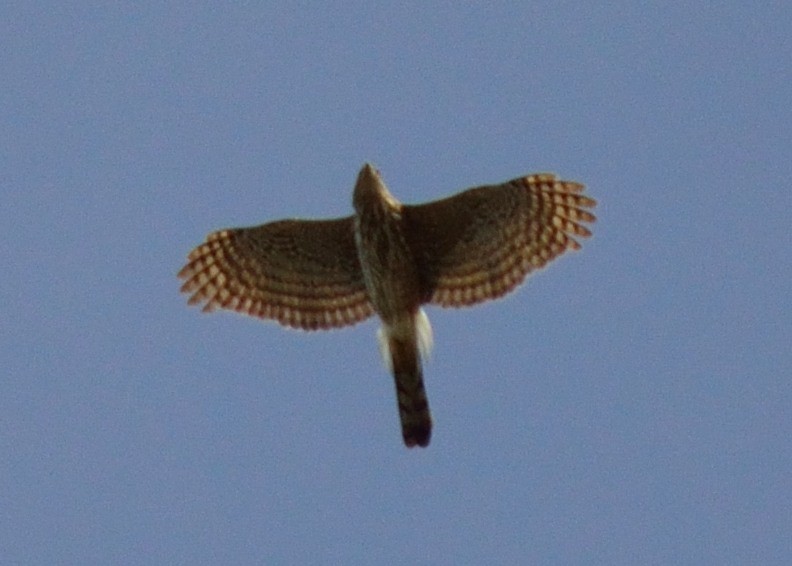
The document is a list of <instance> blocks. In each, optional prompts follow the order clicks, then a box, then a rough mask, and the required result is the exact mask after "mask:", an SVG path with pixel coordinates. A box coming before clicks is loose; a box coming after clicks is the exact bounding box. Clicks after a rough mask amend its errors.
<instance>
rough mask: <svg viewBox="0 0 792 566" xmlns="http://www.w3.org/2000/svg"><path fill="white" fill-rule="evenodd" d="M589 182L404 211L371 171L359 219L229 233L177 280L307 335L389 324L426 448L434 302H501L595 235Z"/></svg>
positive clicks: (546, 180)
mask: <svg viewBox="0 0 792 566" xmlns="http://www.w3.org/2000/svg"><path fill="white" fill-rule="evenodd" d="M582 190H583V186H582V185H580V184H578V183H574V182H569V181H560V180H557V179H556V178H555V177H554V176H553V175H549V174H540V175H531V176H527V177H522V178H518V179H514V180H512V181H509V182H507V183H503V184H501V185H494V186H486V187H477V188H474V189H469V190H467V191H465V192H462V193H460V194H458V195H454V196H452V197H449V198H446V199H442V200H439V201H435V202H431V203H427V204H422V205H404V204H402V203H400V202H398V201H397V200H396V199H395V198H394V197H393V195H391V193H390V192H389V191H388V189H387V188H386V187H385V184H384V183H383V182H382V179H381V177H380V175H379V173H378V172H377V171H376V170H375V169H374V168H373V167H372V166H371V165H369V164H366V165H364V167H363V169H362V170H361V171H360V174H359V175H358V179H357V183H356V185H355V190H354V194H353V205H354V209H355V213H354V215H353V216H351V217H346V218H340V219H335V220H282V221H277V222H272V223H269V224H263V225H261V226H256V227H252V228H240V229H233V230H221V231H219V232H214V233H212V234H210V235H209V237H208V238H207V241H206V243H204V244H202V245H200V246H198V247H197V248H196V249H195V250H193V251H192V252H191V253H190V255H189V262H188V264H187V265H186V266H185V267H184V268H183V269H182V270H181V271H180V273H179V276H180V277H181V278H183V279H185V283H184V284H183V286H182V291H184V292H188V293H192V296H191V297H190V303H191V304H194V303H199V302H202V301H203V302H205V303H206V304H205V306H204V310H206V311H211V310H214V309H215V308H216V307H221V308H227V309H232V310H236V311H239V312H243V313H245V314H249V315H253V316H259V317H262V318H270V319H274V320H277V321H278V322H280V323H281V324H285V325H288V326H293V327H298V328H303V329H306V330H314V329H322V328H333V327H339V326H344V325H348V324H354V323H356V322H359V321H361V320H364V319H365V318H368V317H369V316H370V315H371V314H375V313H376V314H377V315H378V316H379V318H380V319H381V320H382V324H383V327H382V330H381V331H380V343H381V346H382V349H383V356H384V357H385V359H386V362H388V364H389V365H390V367H391V368H392V371H393V375H394V378H395V381H396V393H397V401H398V406H399V415H400V418H401V423H402V435H403V438H404V442H405V444H406V445H407V446H410V447H411V446H416V445H418V446H427V445H428V444H429V439H430V436H431V417H430V413H429V407H428V403H427V399H426V392H425V389H424V382H423V370H422V365H421V354H422V353H423V352H425V351H426V350H428V347H429V345H430V344H431V327H430V326H429V322H428V319H427V318H426V315H425V314H424V312H423V310H422V309H421V305H423V304H426V303H433V304H438V305H441V306H452V307H462V306H467V305H472V304H475V303H478V302H481V301H485V300H488V299H494V298H497V297H499V296H501V295H503V294H505V293H507V292H509V291H510V290H512V289H514V288H515V287H516V286H517V285H518V284H519V283H520V282H522V280H523V279H524V278H525V276H526V275H527V274H528V273H529V272H530V271H532V270H534V269H536V268H540V267H543V266H544V265H545V264H546V263H547V262H548V261H550V260H552V259H553V258H554V257H556V256H558V255H560V254H561V253H563V252H564V251H566V250H567V249H570V248H571V249H578V248H579V247H580V245H579V244H578V242H577V241H575V240H574V239H573V238H572V236H581V237H587V236H590V235H591V233H590V231H589V230H588V228H586V227H585V226H584V225H583V223H586V222H594V220H595V218H594V215H593V214H591V213H590V212H589V211H588V210H587V209H589V208H592V207H594V206H595V204H596V203H595V201H594V200H593V199H591V198H589V197H586V196H583V195H582V194H581V192H582Z"/></svg>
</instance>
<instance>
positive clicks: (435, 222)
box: [403, 174, 596, 307]
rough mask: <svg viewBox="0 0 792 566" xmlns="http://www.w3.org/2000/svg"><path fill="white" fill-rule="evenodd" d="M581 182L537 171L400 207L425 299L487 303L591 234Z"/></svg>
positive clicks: (454, 303) (587, 202)
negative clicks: (498, 183)
mask: <svg viewBox="0 0 792 566" xmlns="http://www.w3.org/2000/svg"><path fill="white" fill-rule="evenodd" d="M583 188H584V187H583V185H581V184H580V183H575V182H572V181H562V180H559V179H556V177H555V176H554V175H552V174H538V175H529V176H527V177H521V178H519V179H513V180H511V181H508V182H506V183H503V184H501V185H492V186H483V187H476V188H473V189H469V190H467V191H464V192H462V193H459V194H457V195H454V196H452V197H449V198H446V199H443V200H438V201H435V202H430V203H426V204H421V205H413V206H409V205H408V206H405V207H404V210H403V218H404V223H405V224H404V226H405V230H404V234H405V237H406V239H407V241H408V245H409V246H410V249H411V250H412V252H413V255H414V257H415V260H416V262H417V264H418V272H419V275H420V277H421V279H422V289H423V291H424V300H425V302H430V303H434V304H438V305H441V306H444V307H462V306H467V305H472V304H475V303H479V302H482V301H486V300H488V299H495V298H497V297H500V296H502V295H504V294H506V293H508V292H509V291H511V290H513V289H514V288H515V287H517V285H519V284H520V283H521V282H522V281H523V280H524V279H525V277H526V276H527V275H528V274H529V273H530V272H531V271H533V270H535V269H539V268H541V267H544V266H545V265H546V264H547V262H549V261H551V260H552V259H554V258H556V257H558V256H559V255H561V254H563V253H564V252H565V251H567V250H569V249H579V248H580V244H579V243H578V242H577V241H576V240H575V239H574V237H576V236H577V237H583V238H585V237H588V236H590V235H591V232H590V231H589V229H588V228H587V227H586V226H585V225H584V223H590V222H594V221H595V220H596V218H595V217H594V215H593V214H592V213H591V212H589V210H588V209H591V208H593V207H594V206H595V205H596V201H594V199H591V198H589V197H587V196H584V195H583V194H582V192H583Z"/></svg>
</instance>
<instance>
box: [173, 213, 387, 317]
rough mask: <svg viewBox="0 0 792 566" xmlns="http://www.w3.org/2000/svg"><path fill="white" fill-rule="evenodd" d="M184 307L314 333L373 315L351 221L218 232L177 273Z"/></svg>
mask: <svg viewBox="0 0 792 566" xmlns="http://www.w3.org/2000/svg"><path fill="white" fill-rule="evenodd" d="M179 277H181V278H182V279H184V280H185V281H184V284H183V285H182V288H181V290H182V292H185V293H191V295H192V296H191V297H190V299H189V304H198V303H205V304H204V307H203V310H204V311H206V312H209V311H213V310H215V309H216V308H218V307H219V308H224V309H230V310H235V311H238V312H241V313H244V314H249V315H251V316H258V317H261V318H270V319H274V320H277V321H278V322H280V323H281V324H284V325H286V326H292V327H295V328H302V329H305V330H316V329H325V328H334V327H339V326H345V325H349V324H355V323H356V322H360V321H362V320H364V319H366V318H368V317H369V316H371V315H372V314H373V312H374V311H373V308H372V306H371V302H370V301H369V299H368V295H367V293H366V287H365V283H364V281H363V274H362V272H361V270H360V263H359V261H358V256H357V250H356V248H355V239H354V226H353V223H352V218H351V217H347V218H340V219H336V220H281V221H278V222H271V223H269V224H263V225H261V226H255V227H251V228H237V229H229V230H220V231H218V232H213V233H211V234H209V236H208V237H207V239H206V242H205V243H203V244H201V245H200V246H198V247H197V248H195V249H194V250H193V251H192V252H190V254H189V256H188V263H187V265H185V266H184V268H182V270H181V271H180V272H179Z"/></svg>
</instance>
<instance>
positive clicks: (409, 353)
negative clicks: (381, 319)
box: [380, 311, 432, 448]
mask: <svg viewBox="0 0 792 566" xmlns="http://www.w3.org/2000/svg"><path fill="white" fill-rule="evenodd" d="M400 330H401V331H400ZM405 330H406V331H405ZM431 332H432V329H431V327H430V326H429V321H428V319H427V318H426V315H425V314H424V313H423V311H419V312H418V313H417V316H416V318H415V319H413V320H411V321H410V324H409V325H408V327H407V328H405V327H404V326H401V325H398V326H395V327H386V328H384V329H383V331H382V333H381V335H380V340H381V346H382V348H383V355H385V354H386V353H387V354H389V356H388V358H389V359H387V360H386V361H387V362H390V364H389V365H391V369H392V371H393V378H394V380H395V381H396V400H397V402H398V405H399V418H400V419H401V426H402V437H403V438H404V444H406V445H407V447H408V448H412V447H413V446H422V447H426V446H428V445H429V439H430V438H431V436H432V416H431V414H430V413H429V402H428V400H427V398H426V389H424V381H423V370H422V368H421V353H427V352H428V348H429V347H430V345H431ZM385 348H387V351H385Z"/></svg>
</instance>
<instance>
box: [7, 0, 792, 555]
mask: <svg viewBox="0 0 792 566" xmlns="http://www.w3.org/2000/svg"><path fill="white" fill-rule="evenodd" d="M791 29H792V8H790V7H789V5H788V4H786V3H782V2H767V3H761V4H751V3H743V2H722V3H717V4H712V5H709V6H705V4H703V3H700V4H694V3H641V4H639V3H621V2H615V3H607V4H596V3H590V4H583V3H556V2H540V3H532V4H530V5H529V6H528V7H522V8H515V7H514V6H513V3H498V2H495V3H487V4H484V3H481V4H475V5H468V6H464V7H463V6H460V5H458V4H457V3H441V2H436V3H427V4H422V5H419V4H417V3H414V4H409V5H408V4H404V5H400V6H390V7H372V6H371V4H369V3H344V4H341V3H338V4H334V5H333V4H329V3H315V4H311V3H302V4H288V5H287V4H285V3H284V4H282V5H270V4H268V3H266V2H264V3H239V4H235V5H231V4H220V3H217V4H207V3H113V4H105V3H83V4H81V5H80V6H79V7H75V6H68V5H66V4H64V3H47V2H39V3H32V2H30V3H27V2H24V3H23V2H19V3H12V4H11V5H10V6H9V7H7V8H5V9H4V18H3V21H2V22H1V23H0V47H1V48H2V49H1V50H0V52H2V54H3V55H2V56H0V73H2V77H3V87H2V89H0V126H1V127H2V131H3V135H2V136H0V186H2V192H1V193H0V238H2V241H3V242H4V245H3V246H2V252H0V257H2V264H3V266H4V276H3V284H2V285H1V286H0V293H1V294H0V298H1V300H2V304H3V314H2V316H1V317H0V359H1V360H2V368H3V369H2V379H0V556H3V557H4V562H8V563H16V564H52V563H60V564H111V563H113V564H223V563H225V564H257V563H258V564H263V563H269V564H276V563H282V564H286V563H292V564H306V563H345V564H372V563H390V564H401V563H405V564H406V563H411V564H416V563H417V564H421V563H426V564H476V563H478V564H481V563H484V562H485V561H486V562H489V563H500V564H524V563H579V564H595V563H601V564H639V563H666V564H669V563H674V564H706V563H719V564H723V563H747V562H749V561H750V562H755V563H765V564H772V563H776V564H781V563H789V562H790V561H792V542H791V541H792V539H791V538H790V536H789V533H790V532H792V479H791V478H792V440H790V437H791V436H792V434H790V433H792V430H790V429H791V427H790V423H791V422H792V420H790V414H791V413H792V411H791V409H792V384H791V382H792V380H791V379H790V376H791V375H792V352H791V350H792V349H791V348H790V344H792V283H791V281H792V252H791V251H790V250H791V249H792V237H790V225H791V224H792V216H791V215H790V210H791V209H792V192H791V191H790V179H792V159H790V148H792V110H790V108H792V105H791V104H790V101H792V42H791V41H790V39H789V32H790V30H791ZM365 161H372V162H374V163H375V164H376V165H377V166H378V167H379V168H380V170H381V171H382V174H383V176H384V178H385V180H386V182H387V183H388V185H389V187H390V188H391V190H392V192H393V193H394V194H395V195H396V196H397V197H398V198H400V199H401V200H403V201H405V202H420V201H427V200H433V199H435V198H439V197H442V196H446V195H448V194H450V193H453V192H456V191H458V190H461V189H464V188H467V187H470V186H474V185H480V184H486V183H495V182H500V181H504V180H507V179H510V178H513V177H516V176H519V175H522V174H525V173H531V172H540V171H552V172H556V173H558V174H560V175H562V176H563V177H566V178H570V179H575V180H579V181H581V182H584V183H586V184H587V186H588V189H587V190H588V192H589V193H590V194H591V195H592V196H594V197H595V198H597V199H598V201H599V203H600V204H599V206H598V208H597V214H598V217H599V220H598V222H597V224H596V225H595V226H594V232H595V235H594V237H593V238H592V239H591V240H589V241H587V242H585V243H584V248H583V250H582V251H581V252H579V253H575V254H569V255H568V256H565V257H563V258H561V259H560V260H558V261H557V262H556V263H554V264H553V265H552V266H551V267H549V268H548V269H547V270H545V271H542V272H541V273H539V274H537V275H535V276H533V277H531V278H530V279H529V280H528V281H527V282H526V284H524V285H523V286H522V287H521V288H520V289H519V290H518V291H517V292H516V293H514V294H512V295H510V296H509V297H508V298H506V299H504V300H502V301H498V302H493V303H489V304H487V305H484V306H480V307H478V308H475V309H468V310H464V311H462V310H448V311H446V310H442V309H438V308H429V309H428V314H429V317H430V319H431V320H432V324H433V327H434V332H435V350H434V353H433V356H432V359H431V360H430V361H429V362H428V363H427V364H426V367H425V374H426V380H427V390H428V394H429V400H430V405H431V408H432V412H433V416H434V419H435V429H434V434H433V438H432V444H431V446H430V447H429V448H428V449H426V450H420V449H414V450H407V449H406V448H405V447H404V446H403V445H402V442H401V438H400V433H399V425H398V416H397V411H396V402H395V398H394V391H393V384H392V378H391V377H390V376H389V375H388V373H387V372H386V370H385V368H384V367H383V366H382V364H381V362H380V359H379V354H378V350H377V346H376V340H375V332H376V328H377V326H378V325H377V323H376V321H374V320H372V321H368V322H366V323H363V324H360V325H358V326H355V327H352V328H349V329H344V330H338V331H335V332H327V333H311V334H309V333H303V332H298V331H292V330H286V329H283V328H281V327H279V326H277V325H276V324H274V323H262V322H261V321H258V320H253V319H247V318H244V317H241V316H238V315H235V314H230V313H229V314H226V313H221V314H213V315H202V314H201V313H200V312H199V310H198V309H194V308H188V307H187V305H186V297H184V296H183V295H180V294H179V293H178V288H179V282H178V281H177V279H176V272H177V271H178V270H179V268H180V267H181V266H182V265H183V263H184V260H185V257H186V254H187V252H188V251H189V250H190V249H191V248H192V247H193V246H195V245H196V244H198V243H199V242H200V241H202V240H203V238H204V237H205V235H206V234H207V233H208V232H209V231H211V230H214V229H218V228H223V227H229V226H244V225H251V224H258V223H262V222H265V221H268V220H274V219H278V218H283V217H334V216H343V215H347V214H349V213H351V195H352V186H353V183H354V180H355V177H356V174H357V171H358V169H359V168H360V166H361V165H362V163H363V162H365Z"/></svg>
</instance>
